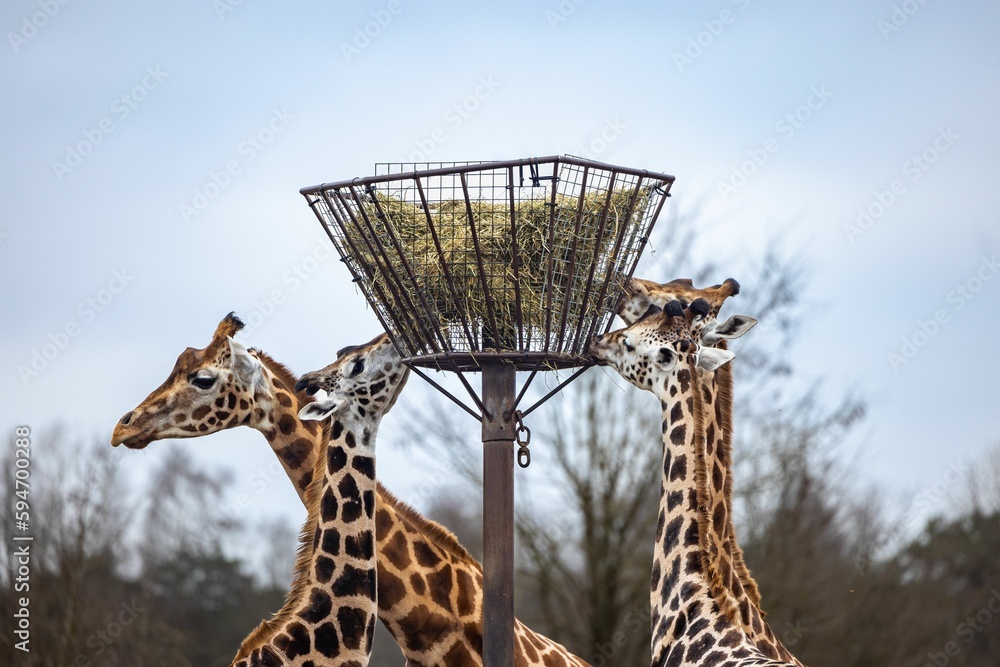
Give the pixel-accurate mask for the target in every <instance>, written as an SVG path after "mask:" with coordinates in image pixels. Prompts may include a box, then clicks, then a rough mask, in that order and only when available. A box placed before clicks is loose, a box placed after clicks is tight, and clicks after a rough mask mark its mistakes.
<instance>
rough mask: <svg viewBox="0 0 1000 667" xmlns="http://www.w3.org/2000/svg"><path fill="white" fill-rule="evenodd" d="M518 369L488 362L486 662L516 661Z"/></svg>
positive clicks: (493, 665) (488, 665) (503, 666)
mask: <svg viewBox="0 0 1000 667" xmlns="http://www.w3.org/2000/svg"><path fill="white" fill-rule="evenodd" d="M515 377H516V369H515V368H514V366H513V365H512V364H504V363H500V362H489V363H486V364H484V365H483V405H484V408H485V410H484V412H483V665H484V667H509V666H510V665H513V664H514V424H513V419H512V415H511V411H512V409H513V404H514V389H515Z"/></svg>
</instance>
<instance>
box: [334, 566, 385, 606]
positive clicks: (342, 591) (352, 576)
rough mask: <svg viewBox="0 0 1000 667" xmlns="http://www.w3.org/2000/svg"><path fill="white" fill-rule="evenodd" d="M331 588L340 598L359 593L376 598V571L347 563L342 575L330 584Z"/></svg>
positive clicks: (361, 595) (359, 594)
mask: <svg viewBox="0 0 1000 667" xmlns="http://www.w3.org/2000/svg"><path fill="white" fill-rule="evenodd" d="M330 590H332V591H333V594H334V595H335V596H336V597H338V598H345V597H350V596H351V595H358V596H360V597H366V598H370V599H373V600H374V599H375V571H374V570H371V569H368V568H365V569H362V568H358V567H354V566H353V565H345V566H344V569H343V571H342V572H341V573H340V576H339V577H337V579H336V581H334V582H333V584H332V585H331V586H330Z"/></svg>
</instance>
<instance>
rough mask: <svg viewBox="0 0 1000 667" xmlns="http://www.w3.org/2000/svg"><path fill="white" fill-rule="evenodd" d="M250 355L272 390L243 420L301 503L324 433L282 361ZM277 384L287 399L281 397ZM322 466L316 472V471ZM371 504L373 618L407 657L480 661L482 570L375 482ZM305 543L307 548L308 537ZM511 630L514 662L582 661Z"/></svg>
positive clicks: (521, 629)
mask: <svg viewBox="0 0 1000 667" xmlns="http://www.w3.org/2000/svg"><path fill="white" fill-rule="evenodd" d="M258 358H259V359H260V360H261V361H262V363H264V366H265V368H267V369H268V371H269V374H270V375H271V376H272V377H271V378H269V379H271V381H272V386H273V387H274V391H273V392H267V393H260V392H258V395H257V396H256V397H255V403H256V404H257V405H256V407H260V408H261V411H262V412H258V413H257V414H260V415H261V417H262V418H261V419H260V422H259V423H251V425H252V426H253V427H254V428H256V429H257V430H258V431H260V432H261V434H263V435H264V437H265V438H267V441H268V444H270V446H271V449H272V450H274V453H275V454H276V455H277V456H278V458H279V460H280V461H281V464H282V467H283V468H284V470H285V472H286V474H287V475H288V477H289V479H290V480H291V481H292V484H293V486H294V487H295V489H296V491H297V492H298V493H299V496H300V497H301V498H302V501H303V503H304V504H305V505H306V507H307V508H308V507H309V503H308V502H307V499H306V490H307V489H308V487H309V484H310V481H311V480H312V479H313V469H314V466H315V464H316V462H317V457H316V452H317V451H319V450H320V449H321V448H322V447H323V445H324V444H325V442H326V436H325V435H324V432H323V429H322V428H319V427H318V424H319V422H311V421H306V422H303V421H301V420H300V419H299V416H298V413H299V410H300V409H301V407H302V401H301V400H300V399H299V397H298V394H296V393H295V392H294V391H293V390H292V387H293V386H294V380H291V381H290V382H289V380H288V379H284V378H283V374H282V373H281V371H282V370H284V367H283V366H280V364H277V362H275V361H273V360H271V359H270V358H269V357H267V356H266V355H264V354H262V353H258ZM289 377H290V375H289ZM280 391H284V392H286V393H287V394H288V395H289V396H290V399H286V400H281V398H280V394H279V393H278V392H280ZM290 419H291V420H294V421H289V420H290ZM282 424H284V425H285V426H284V428H282V426H281V425H282ZM293 424H294V426H293ZM313 425H317V426H315V427H314V426H313ZM306 445H308V447H306ZM298 461H300V463H298V465H296V462H298ZM319 461H320V462H322V461H323V459H322V458H320V459H319ZM324 470H325V469H324ZM324 470H317V471H316V474H317V475H319V476H322V474H323V472H324ZM375 505H376V508H377V511H376V515H375V523H376V530H375V539H376V543H377V548H376V559H377V569H378V579H377V594H378V596H377V598H378V618H379V620H380V621H381V622H382V624H383V625H384V626H385V627H386V629H387V630H388V631H389V633H390V634H391V635H392V637H393V639H394V640H395V641H396V643H397V644H398V645H399V647H400V650H401V651H402V652H403V656H404V657H405V658H406V659H407V661H409V663H410V664H412V665H433V664H463V665H481V664H482V660H483V658H482V633H483V626H482V618H483V613H482V611H483V610H482V603H483V575H482V570H481V568H480V565H479V563H477V562H476V561H475V559H474V558H472V556H471V555H469V554H468V552H466V551H465V549H464V548H462V546H461V545H460V544H459V543H458V542H457V541H456V540H455V539H454V537H452V536H451V534H450V533H449V532H448V531H447V530H446V529H444V528H442V527H441V526H440V525H438V524H436V523H434V522H432V521H429V520H427V519H425V518H424V517H422V516H420V515H419V514H418V513H417V512H416V511H415V510H413V509H412V508H410V507H408V506H407V505H405V504H404V503H402V502H400V501H399V500H397V499H396V498H395V497H394V496H393V495H392V494H391V493H389V491H387V490H386V489H384V488H383V487H382V486H381V485H378V484H376V487H375ZM306 548H307V549H308V550H309V553H310V554H311V553H312V549H313V544H312V542H309V543H308V544H307V545H306ZM264 625H265V624H262V626H261V627H262V628H263V627H264ZM515 634H517V635H518V638H519V640H518V642H516V643H515V646H516V649H517V650H516V653H517V654H518V656H519V662H518V664H519V665H521V664H524V665H527V666H533V665H543V664H545V663H544V662H543V660H544V659H545V658H546V657H548V659H549V660H550V663H549V664H552V665H560V664H566V665H585V664H586V663H585V662H583V661H581V660H580V659H579V658H577V657H576V656H574V655H572V654H571V653H569V651H568V650H567V649H566V648H565V647H563V646H562V645H561V644H558V643H556V642H554V641H552V640H551V639H549V638H548V637H545V636H544V635H541V634H538V633H535V632H534V631H533V630H531V629H530V628H528V627H527V626H525V625H523V624H521V623H520V622H518V623H517V624H516V626H515ZM247 641H248V642H249V638H248V640H247ZM246 643H247V642H244V644H246ZM522 659H523V661H524V662H523V663H522V662H521V660H522ZM559 659H562V660H563V661H564V662H560V661H559ZM452 660H458V662H451V661H452Z"/></svg>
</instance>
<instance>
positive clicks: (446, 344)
mask: <svg viewBox="0 0 1000 667" xmlns="http://www.w3.org/2000/svg"><path fill="white" fill-rule="evenodd" d="M351 194H352V195H353V196H354V198H355V200H358V194H357V192H356V191H355V189H354V188H351ZM358 201H359V204H360V200H358ZM372 204H374V205H375V211H376V213H377V214H378V215H379V217H381V218H382V219H383V220H386V221H387V224H386V225H385V231H386V234H388V236H389V241H391V242H392V247H393V248H395V250H396V255H397V256H398V257H399V261H400V263H401V264H402V265H403V270H404V271H406V275H407V277H408V278H409V280H410V284H411V285H412V286H413V290H414V292H416V294H417V299H418V300H419V301H420V306H421V307H422V308H423V309H424V315H426V318H427V320H426V321H427V324H426V325H424V329H425V330H427V325H430V329H429V330H428V333H429V334H430V335H429V336H428V339H427V343H428V344H431V345H433V341H432V339H433V338H434V335H435V334H437V339H438V343H439V344H440V345H441V350H443V351H449V350H451V341H449V340H447V339H446V338H445V335H444V332H443V331H441V322H439V321H438V317H437V311H436V310H435V309H433V308H431V307H430V304H428V303H427V299H426V298H425V297H424V291H425V290H424V286H423V285H421V284H420V280H419V279H418V278H417V276H416V275H415V274H414V273H413V269H412V268H411V267H410V262H409V260H408V259H407V256H408V253H406V252H404V251H403V246H402V245H400V242H399V239H398V238H397V236H396V232H395V230H394V229H393V228H392V225H391V224H388V220H389V216H388V214H386V212H385V211H384V210H383V209H382V205H381V204H379V202H378V199H377V198H374V200H373V201H372ZM361 214H362V215H363V216H365V218H367V217H368V216H367V214H366V213H365V211H364V207H362V208H361ZM375 238H378V237H375ZM379 245H381V244H379ZM417 319H418V320H419V321H421V323H423V320H424V318H423V317H419V318H417Z"/></svg>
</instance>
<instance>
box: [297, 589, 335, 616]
mask: <svg viewBox="0 0 1000 667" xmlns="http://www.w3.org/2000/svg"><path fill="white" fill-rule="evenodd" d="M337 597H341V596H339V595H338V596H337ZM332 609H333V600H331V599H330V596H329V594H327V592H326V591H323V590H320V589H318V588H314V589H312V591H311V592H310V593H309V604H308V606H307V607H306V608H305V609H303V610H302V611H300V612H299V617H300V618H302V620H304V621H306V622H307V623H309V624H311V625H315V624H316V623H319V622H320V621H322V620H323V619H324V618H326V617H327V616H329V615H330V611H331V610H332Z"/></svg>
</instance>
